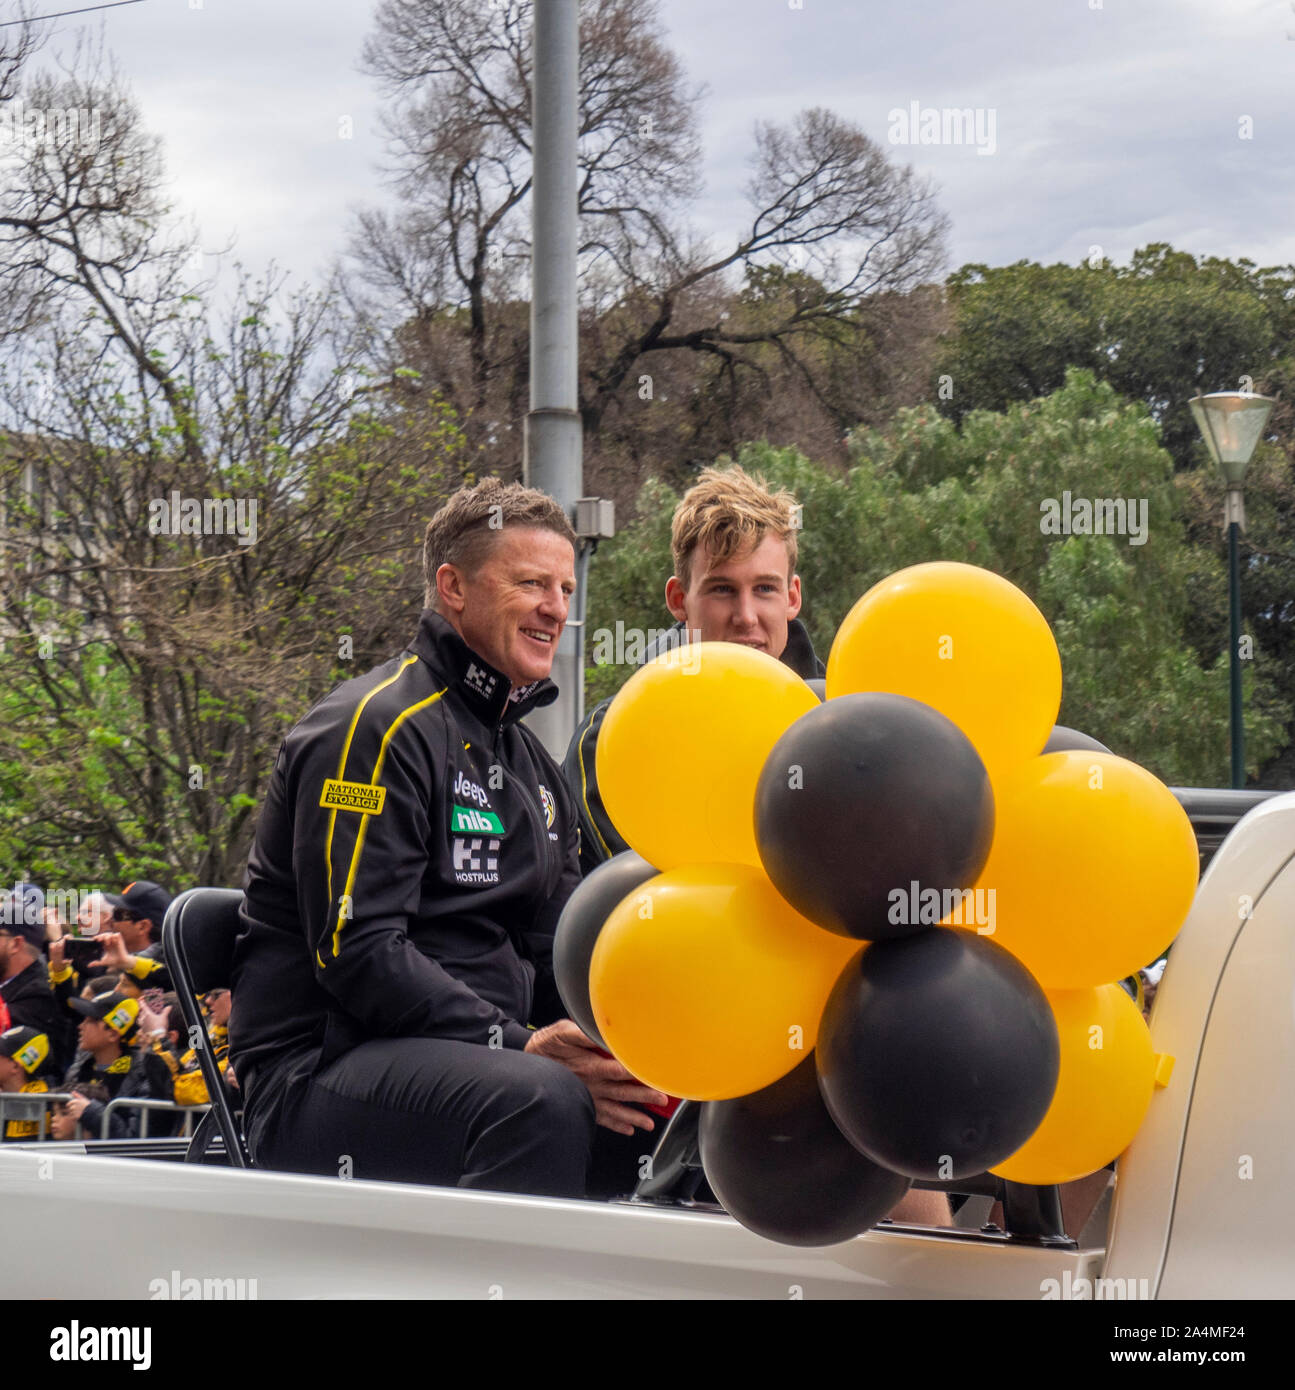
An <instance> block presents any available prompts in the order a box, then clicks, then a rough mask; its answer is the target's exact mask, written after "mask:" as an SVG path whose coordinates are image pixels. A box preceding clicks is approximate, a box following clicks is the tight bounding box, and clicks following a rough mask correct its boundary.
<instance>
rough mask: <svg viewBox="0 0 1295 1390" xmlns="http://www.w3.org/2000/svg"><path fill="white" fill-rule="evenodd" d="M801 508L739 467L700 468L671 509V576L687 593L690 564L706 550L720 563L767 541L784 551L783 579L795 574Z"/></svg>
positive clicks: (788, 494)
mask: <svg viewBox="0 0 1295 1390" xmlns="http://www.w3.org/2000/svg"><path fill="white" fill-rule="evenodd" d="M799 528H800V508H799V506H798V505H797V503H796V499H795V498H794V497H793V496H792V495H791V493H789V492H770V491H769V489H768V487H767V486H766V484H765V481H764V479H763V478H760V477H752V476H751V474H749V473H747V472H746V470H745V469H744V468H742V466H741V465H740V464H735V465H734V466H733V467H731V468H723V469H721V468H704V469H703V470H702V472H701V474H700V475H699V476H698V479H697V482H696V483H695V485H694V486H692V487H690V488H689V489H688V491H687V492H685V493H684V495H683V498H682V500H681V501H680V503H679V505H678V506H677V507H676V508H675V513H674V521H673V523H672V524H671V527H670V551H671V554H672V556H673V557H674V572H675V576H676V577H677V578H678V580H679V582H680V583H681V584H682V585H683V586H684V588H685V589H687V588H689V587H690V586H691V584H692V560H693V555H694V554H695V553H696V550H697V547H698V546H704V547H705V549H706V550H707V551H708V552H709V554H710V557H711V559H712V561H713V562H714V563H716V564H723V563H725V561H728V560H731V559H732V558H733V557H734V556H735V555H740V554H743V553H744V552H746V551H748V550H754V549H755V547H756V546H758V545H759V544H760V542H761V541H763V540H764V538H765V537H766V536H777V538H778V539H779V540H780V541H783V542H784V543H785V544H786V547H787V578H788V580H790V579H791V576H792V575H793V574H794V573H795V572H796V532H797V531H798V530H799Z"/></svg>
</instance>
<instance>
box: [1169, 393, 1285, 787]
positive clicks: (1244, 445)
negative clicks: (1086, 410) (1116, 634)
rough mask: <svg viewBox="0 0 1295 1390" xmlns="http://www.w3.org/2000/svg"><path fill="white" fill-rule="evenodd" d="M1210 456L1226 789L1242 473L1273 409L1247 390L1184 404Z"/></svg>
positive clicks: (1239, 746)
mask: <svg viewBox="0 0 1295 1390" xmlns="http://www.w3.org/2000/svg"><path fill="white" fill-rule="evenodd" d="M1189 404H1190V405H1191V408H1192V417H1193V419H1195V421H1196V427H1197V429H1199V430H1200V432H1201V437H1202V438H1203V439H1204V440H1205V447H1206V448H1207V449H1208V450H1209V451H1210V457H1211V458H1212V459H1213V460H1214V462H1215V463H1216V464H1218V466H1219V468H1221V469H1222V471H1223V479H1224V481H1225V482H1226V483H1227V489H1228V495H1227V501H1226V502H1225V504H1224V508H1223V524H1224V526H1226V527H1227V532H1228V616H1229V624H1228V625H1229V629H1230V631H1231V642H1232V665H1231V677H1232V692H1231V693H1232V785H1233V786H1234V787H1244V786H1245V781H1246V759H1245V725H1244V724H1243V723H1242V720H1241V566H1240V560H1239V559H1238V555H1237V542H1238V537H1239V535H1240V532H1241V530H1242V529H1243V528H1244V527H1245V524H1246V508H1245V498H1244V494H1243V488H1244V485H1245V476H1246V468H1247V466H1248V465H1249V463H1250V458H1251V455H1252V454H1253V453H1254V451H1255V445H1256V444H1258V443H1259V438H1260V436H1261V435H1262V434H1263V432H1264V426H1265V425H1266V424H1267V423H1268V416H1269V415H1270V414H1271V413H1272V408H1273V406H1274V405H1275V404H1276V402H1275V401H1274V400H1273V398H1272V397H1271V396H1256V395H1255V394H1254V393H1253V392H1251V391H1214V392H1211V393H1210V394H1209V395H1208V396H1195V397H1193V399H1192V400H1191V401H1190V402H1189Z"/></svg>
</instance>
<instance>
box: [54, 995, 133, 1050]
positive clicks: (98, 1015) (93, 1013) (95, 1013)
mask: <svg viewBox="0 0 1295 1390" xmlns="http://www.w3.org/2000/svg"><path fill="white" fill-rule="evenodd" d="M67 1006H68V1008H69V1009H71V1010H72V1011H73V1013H78V1014H80V1015H81V1017H82V1018H93V1019H95V1020H96V1021H97V1022H99V1023H106V1024H107V1025H108V1027H109V1028H111V1029H112V1031H113V1032H114V1033H116V1034H117V1036H118V1037H119V1038H121V1039H122V1040H123V1041H128V1040H129V1039H130V1038H131V1037H132V1036H133V1035H134V1032H135V1029H136V1028H137V1027H138V1026H139V1000H138V999H132V998H131V997H130V996H129V995H128V994H118V993H117V992H116V991H114V992H113V993H112V994H96V995H95V996H94V998H93V999H69V1000H68V1001H67Z"/></svg>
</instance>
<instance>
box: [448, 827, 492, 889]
mask: <svg viewBox="0 0 1295 1390" xmlns="http://www.w3.org/2000/svg"><path fill="white" fill-rule="evenodd" d="M454 881H455V883H463V884H471V883H498V882H499V841H498V840H486V839H480V840H478V839H472V840H468V839H463V838H456V839H455V841H454Z"/></svg>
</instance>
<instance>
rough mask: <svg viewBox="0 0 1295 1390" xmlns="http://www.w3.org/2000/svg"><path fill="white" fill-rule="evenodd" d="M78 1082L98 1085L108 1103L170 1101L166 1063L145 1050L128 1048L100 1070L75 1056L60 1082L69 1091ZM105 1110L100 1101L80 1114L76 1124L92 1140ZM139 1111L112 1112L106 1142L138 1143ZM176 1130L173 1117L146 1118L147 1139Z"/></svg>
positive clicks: (89, 1060) (87, 1057) (87, 1059)
mask: <svg viewBox="0 0 1295 1390" xmlns="http://www.w3.org/2000/svg"><path fill="white" fill-rule="evenodd" d="M78 1081H99V1082H102V1083H103V1085H105V1086H106V1087H107V1088H108V1099H109V1100H116V1099H117V1097H118V1096H130V1097H132V1098H134V1099H136V1100H173V1099H174V1098H175V1096H174V1091H173V1088H172V1084H171V1073H170V1071H169V1070H168V1069H167V1066H166V1063H165V1062H164V1061H163V1060H162V1059H161V1058H160V1057H159V1056H158V1055H157V1054H156V1053H155V1052H152V1051H150V1050H148V1049H144V1048H138V1047H130V1048H127V1049H126V1050H125V1051H123V1052H122V1054H121V1056H120V1057H118V1058H117V1060H116V1061H115V1062H113V1063H112V1064H111V1065H109V1066H108V1067H105V1068H104V1069H102V1070H100V1069H99V1068H98V1067H96V1066H95V1062H94V1058H93V1057H92V1056H91V1055H90V1053H88V1052H78V1053H77V1055H76V1056H75V1057H74V1058H73V1060H72V1065H71V1066H70V1067H69V1068H68V1070H67V1076H66V1077H64V1079H63V1089H64V1090H65V1091H67V1090H70V1089H71V1088H72V1087H73V1086H75V1085H76V1083H77V1082H78ZM105 1109H107V1106H106V1105H105V1103H104V1102H103V1101H101V1100H92V1101H91V1102H90V1103H89V1105H87V1106H86V1108H85V1110H84V1111H83V1112H82V1114H81V1120H80V1124H81V1126H82V1127H83V1128H84V1129H86V1130H87V1131H89V1133H90V1134H92V1135H93V1136H94V1137H95V1138H96V1139H97V1138H99V1127H100V1125H101V1124H102V1123H103V1112H104V1110H105ZM142 1115H143V1111H142V1110H138V1109H136V1108H135V1107H134V1106H129V1105H128V1106H126V1107H124V1108H123V1109H121V1110H114V1111H113V1112H112V1119H111V1120H110V1121H109V1122H108V1137H109V1138H110V1139H138V1138H139V1135H140V1130H141V1128H142V1118H141V1117H142ZM176 1126H177V1117H176V1116H175V1115H166V1114H153V1115H150V1117H149V1125H148V1132H149V1134H150V1135H153V1136H157V1135H166V1134H170V1133H171V1132H172V1131H173V1130H174V1129H175V1128H176Z"/></svg>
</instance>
